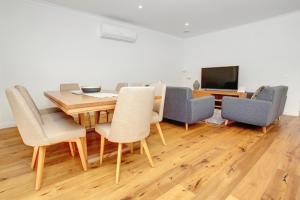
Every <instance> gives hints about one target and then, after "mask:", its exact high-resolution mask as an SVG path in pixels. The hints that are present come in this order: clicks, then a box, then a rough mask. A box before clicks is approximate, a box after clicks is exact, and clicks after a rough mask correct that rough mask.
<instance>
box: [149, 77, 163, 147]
mask: <svg viewBox="0 0 300 200" xmlns="http://www.w3.org/2000/svg"><path fill="white" fill-rule="evenodd" d="M151 86H152V87H154V88H155V90H154V91H155V96H161V99H160V101H155V102H154V104H153V112H152V119H151V123H152V124H155V125H156V127H157V130H158V132H159V135H160V137H161V140H162V143H163V144H164V145H166V141H165V138H164V135H163V132H162V130H161V127H160V124H159V122H161V121H162V119H163V114H164V105H165V96H166V88H167V85H166V84H165V83H163V82H157V83H154V84H151Z"/></svg>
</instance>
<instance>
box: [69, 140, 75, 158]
mask: <svg viewBox="0 0 300 200" xmlns="http://www.w3.org/2000/svg"><path fill="white" fill-rule="evenodd" d="M69 148H70V152H71V155H72V157H74V156H75V147H74V145H73V143H72V142H69Z"/></svg>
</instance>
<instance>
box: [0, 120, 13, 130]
mask: <svg viewBox="0 0 300 200" xmlns="http://www.w3.org/2000/svg"><path fill="white" fill-rule="evenodd" d="M11 127H16V123H15V122H14V121H7V122H1V123H0V129H4V128H11Z"/></svg>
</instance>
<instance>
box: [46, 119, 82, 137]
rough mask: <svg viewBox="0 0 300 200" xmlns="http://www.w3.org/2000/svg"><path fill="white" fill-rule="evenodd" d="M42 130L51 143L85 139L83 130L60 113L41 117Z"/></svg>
mask: <svg viewBox="0 0 300 200" xmlns="http://www.w3.org/2000/svg"><path fill="white" fill-rule="evenodd" d="M43 121H44V124H43V129H44V132H45V134H46V136H47V137H48V138H49V140H50V141H51V143H56V142H61V140H66V141H68V140H72V139H76V138H79V137H85V133H86V131H85V129H84V128H83V127H82V126H80V125H78V124H76V123H75V122H74V121H73V120H72V118H69V117H68V116H66V115H62V113H52V114H47V115H43Z"/></svg>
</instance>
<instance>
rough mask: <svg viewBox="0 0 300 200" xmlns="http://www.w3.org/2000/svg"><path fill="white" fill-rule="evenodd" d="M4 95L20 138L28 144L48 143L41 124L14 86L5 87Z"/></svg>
mask: <svg viewBox="0 0 300 200" xmlns="http://www.w3.org/2000/svg"><path fill="white" fill-rule="evenodd" d="M6 96H7V99H8V102H9V105H10V107H11V110H12V113H13V115H14V118H15V120H16V124H17V127H18V129H19V132H20V134H21V137H22V140H23V142H24V143H25V144H26V145H29V146H40V145H45V144H48V138H47V137H46V135H45V134H44V130H43V127H42V124H41V123H40V122H39V120H38V119H37V117H36V116H35V114H34V113H33V111H32V109H31V108H30V107H29V105H28V104H27V102H26V100H25V99H24V98H23V96H22V95H21V94H20V92H19V91H18V90H17V89H16V88H8V89H6Z"/></svg>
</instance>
